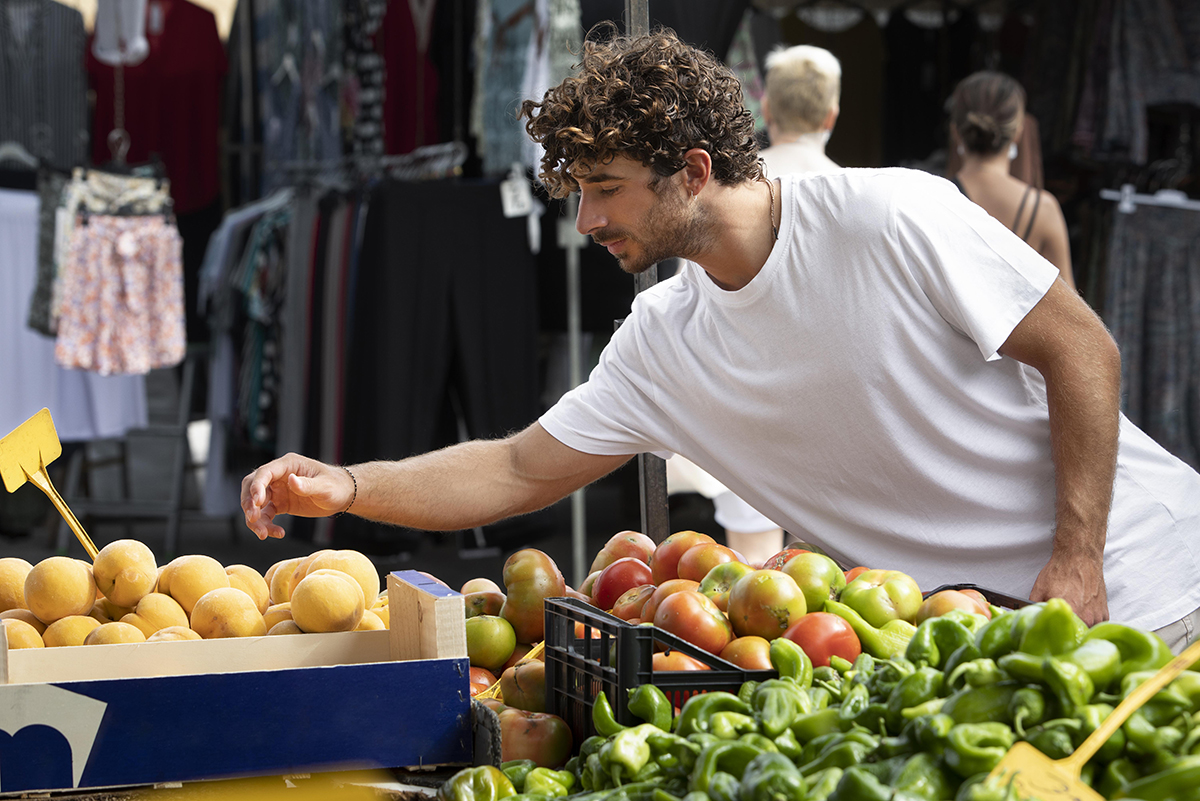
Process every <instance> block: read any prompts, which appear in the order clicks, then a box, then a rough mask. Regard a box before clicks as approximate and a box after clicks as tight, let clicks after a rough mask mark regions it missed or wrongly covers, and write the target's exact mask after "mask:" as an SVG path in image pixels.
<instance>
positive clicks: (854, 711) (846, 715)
mask: <svg viewBox="0 0 1200 801" xmlns="http://www.w3.org/2000/svg"><path fill="white" fill-rule="evenodd" d="M869 703H871V693H870V691H869V690H867V685H865V684H858V683H855V684H854V686H853V687H851V688H850V690H849V691H848V692H847V693H846V695H845V696H844V697H843V698H842V703H841V705H840V706H839V707H838V717H840V718H842V719H843V720H849V721H853V720H854V719H855V718H857V717H858V716H859V714H860V713H861V712H862V711H863V710H865V709H866V708H867V705H868V704H869Z"/></svg>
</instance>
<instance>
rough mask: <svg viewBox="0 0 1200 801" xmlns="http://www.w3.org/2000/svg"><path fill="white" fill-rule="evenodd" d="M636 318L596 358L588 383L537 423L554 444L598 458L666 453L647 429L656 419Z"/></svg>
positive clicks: (574, 391)
mask: <svg viewBox="0 0 1200 801" xmlns="http://www.w3.org/2000/svg"><path fill="white" fill-rule="evenodd" d="M635 320H636V314H634V315H630V317H628V318H627V319H626V320H625V322H624V323H622V324H621V327H620V328H618V329H617V331H616V333H615V334H613V338H612V340H610V341H609V344H608V346H607V347H605V348H604V350H603V352H602V353H601V354H600V362H599V364H597V365H596V368H595V369H594V370H592V373H591V375H590V376H588V380H587V381H585V382H584V383H583V384H580V385H579V386H578V387H576V388H574V389H572V390H571V391H569V392H568V393H566V394H565V395H563V396H562V398H560V399H559V401H558V403H556V404H554V406H552V407H551V408H550V409H549V410H548V411H547V412H546V413H545V414H543V415H542V416H541V418H539V420H538V422H539V423H540V424H541V426H542V428H544V429H546V431H547V432H548V433H549V434H550V436H552V437H554V438H555V439H557V440H558V441H559V442H561V443H563V444H564V445H567V446H569V447H571V448H574V449H575V450H577V451H582V452H584V453H591V454H596V455H601V456H618V455H633V454H637V453H646V452H652V453H656V454H658V455H659V456H662V457H663V458H667V457H669V456H670V455H671V453H670V451H669V450H667V449H665V448H664V446H663V445H662V443H661V442H659V441H658V438H657V437H655V436H654V435H653V434H651V433H650V431H651V430H652V429H654V428H656V427H658V426H657V425H656V424H655V422H654V421H655V420H657V419H660V418H661V415H660V414H659V411H658V408H657V406H656V404H654V402H653V397H652V396H653V392H654V390H653V384H652V382H650V381H649V380H648V379H647V378H646V376H645V371H644V370H643V369H641V367H642V365H643V360H642V358H641V355H640V348H639V346H638V343H639V341H640V340H641V336H640V334H639V332H638V331H637V330H636V329H637V326H636V322H635Z"/></svg>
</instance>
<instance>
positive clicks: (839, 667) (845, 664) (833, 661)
mask: <svg viewBox="0 0 1200 801" xmlns="http://www.w3.org/2000/svg"><path fill="white" fill-rule="evenodd" d="M829 666H830V667H831V668H833V669H834V670H836V671H837V672H838V673H840V674H842V678H849V677H848V676H847V675H846V674H847V673H849V672H850V671H851V670H853V669H854V663H853V662H851V661H850V660H849V659H845V658H843V657H840V656H838V655H837V654H834V655H833V656H831V657H829Z"/></svg>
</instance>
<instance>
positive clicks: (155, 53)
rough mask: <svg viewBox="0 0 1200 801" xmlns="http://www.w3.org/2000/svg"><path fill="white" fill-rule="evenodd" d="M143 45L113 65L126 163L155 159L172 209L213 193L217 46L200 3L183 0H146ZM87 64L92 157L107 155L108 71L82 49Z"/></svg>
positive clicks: (221, 50) (181, 209) (111, 83)
mask: <svg viewBox="0 0 1200 801" xmlns="http://www.w3.org/2000/svg"><path fill="white" fill-rule="evenodd" d="M145 31H146V39H147V41H148V42H149V43H150V52H149V54H148V55H147V56H146V58H145V59H143V60H142V61H141V62H140V63H138V64H133V65H129V66H125V67H122V68H121V74H122V81H123V84H124V100H123V106H124V118H125V119H124V127H125V130H126V131H128V133H129V152H128V153H127V154H126V156H125V158H126V161H128V162H129V163H130V164H141V163H145V162H148V161H150V160H151V158H152V156H153V155H158V156H159V157H161V159H162V163H163V166H164V167H165V168H166V173H167V178H169V179H170V181H171V196H172V197H173V198H174V201H175V211H176V213H178V214H186V213H188V212H192V211H195V210H197V209H202V208H204V207H205V206H208V205H209V204H210V203H212V202H213V201H214V200H216V199H217V196H218V195H219V193H220V188H221V186H220V175H221V169H220V161H219V157H218V155H219V154H218V145H219V128H220V122H221V86H222V80H223V76H224V75H225V71H226V69H227V64H226V60H225V47H224V45H222V44H221V38H220V36H219V34H218V33H217V22H216V18H215V17H214V16H213V13H212V12H211V11H209V10H208V9H205V8H201V7H200V6H198V5H196V4H194V3H191V2H189V0H148V2H147V3H146V24H145ZM87 70H88V74H89V75H90V77H91V82H92V88H93V89H94V90H95V92H96V105H95V115H94V119H93V138H92V160H93V162H94V163H95V164H106V163H108V162H110V161H112V160H113V153H112V151H111V150H110V148H109V144H108V135H109V133H110V132H111V131H112V130H113V128H114V127H115V122H116V119H115V118H116V104H117V102H118V98H117V96H116V71H115V68H114V67H113V66H112V65H110V64H105V63H103V62H102V61H100V60H99V59H97V58H96V56H95V54H94V53H92V50H91V48H89V49H88V56H87Z"/></svg>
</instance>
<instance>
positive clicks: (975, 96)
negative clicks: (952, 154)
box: [950, 71, 1075, 289]
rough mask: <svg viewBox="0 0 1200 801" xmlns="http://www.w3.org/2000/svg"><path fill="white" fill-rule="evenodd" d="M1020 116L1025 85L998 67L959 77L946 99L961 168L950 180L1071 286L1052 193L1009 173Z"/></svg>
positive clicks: (1062, 231)
mask: <svg viewBox="0 0 1200 801" xmlns="http://www.w3.org/2000/svg"><path fill="white" fill-rule="evenodd" d="M1024 120H1025V90H1024V89H1022V88H1021V85H1020V84H1019V83H1017V82H1016V81H1015V80H1013V79H1012V78H1010V77H1009V76H1007V75H1005V74H1004V73H1001V72H988V71H984V72H976V73H974V74H973V75H969V76H968V77H966V78H964V79H963V80H962V81H961V82H960V83H959V84H958V86H957V87H956V88H955V90H954V94H953V95H952V96H951V98H950V130H951V135H952V136H953V138H954V140H955V141H956V142H957V148H958V154H959V155H960V156H961V157H962V167H961V168H960V169H959V171H958V173H957V174H956V175H954V176H953V177H952V178H951V180H952V181H954V183H955V185H956V186H958V188H959V190H961V191H962V193H963V194H964V195H966V196H967V197H969V198H970V199H971V200H973V201H975V203H977V204H978V205H980V206H982V207H983V208H984V210H985V211H987V213H988V214H990V215H992V216H993V217H995V218H996V219H997V220H999V221H1000V222H1002V223H1004V224H1005V225H1007V226H1008V227H1009V229H1011V230H1012V231H1013V233H1015V234H1016V235H1017V236H1019V237H1021V238H1022V239H1024V240H1025V241H1026V242H1028V243H1029V245H1030V246H1032V247H1033V249H1034V250H1036V251H1037V252H1038V253H1040V254H1042V256H1044V257H1045V258H1046V260H1047V261H1049V262H1050V263H1051V264H1053V265H1054V266H1055V267H1057V268H1058V272H1059V274H1060V275H1061V276H1062V280H1063V281H1064V282H1065V283H1066V285H1067V286H1069V287H1071V289H1074V288H1075V278H1074V276H1073V274H1072V272H1071V247H1070V241H1069V239H1068V237H1067V223H1066V220H1065V219H1063V213H1062V208H1061V207H1060V206H1059V205H1058V201H1057V200H1056V199H1055V198H1054V195H1052V194H1050V193H1049V192H1047V191H1046V190H1044V189H1039V188H1037V187H1036V186H1031V185H1030V184H1027V183H1025V182H1024V181H1022V180H1020V179H1019V178H1016V177H1014V176H1013V175H1011V174H1010V172H1009V163H1010V162H1011V161H1012V160H1013V159H1014V158H1016V154H1017V139H1018V138H1020V136H1021V126H1022V125H1023V124H1024Z"/></svg>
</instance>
